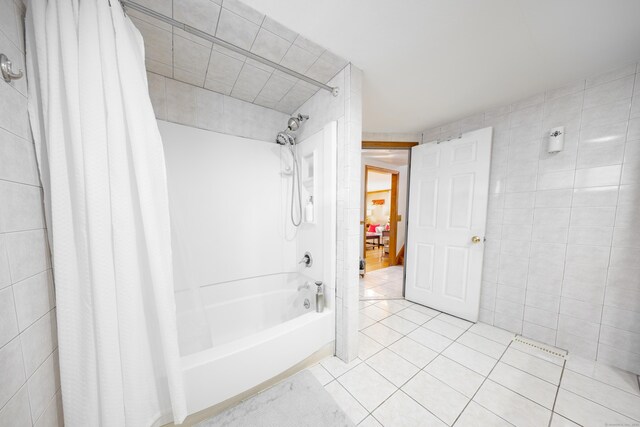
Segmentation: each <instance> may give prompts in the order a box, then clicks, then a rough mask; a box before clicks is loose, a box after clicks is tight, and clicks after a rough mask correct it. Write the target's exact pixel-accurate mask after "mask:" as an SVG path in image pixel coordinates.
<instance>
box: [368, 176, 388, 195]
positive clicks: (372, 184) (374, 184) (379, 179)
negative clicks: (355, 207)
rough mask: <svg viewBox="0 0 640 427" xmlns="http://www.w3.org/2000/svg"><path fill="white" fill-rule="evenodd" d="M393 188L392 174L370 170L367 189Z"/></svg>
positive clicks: (381, 189)
mask: <svg viewBox="0 0 640 427" xmlns="http://www.w3.org/2000/svg"><path fill="white" fill-rule="evenodd" d="M383 190H391V174H390V173H379V172H369V176H368V177H367V191H383Z"/></svg>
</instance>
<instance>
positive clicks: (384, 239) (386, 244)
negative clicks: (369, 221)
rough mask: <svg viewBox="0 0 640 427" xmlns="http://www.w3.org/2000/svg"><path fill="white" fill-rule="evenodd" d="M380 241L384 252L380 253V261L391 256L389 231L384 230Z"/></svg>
mask: <svg viewBox="0 0 640 427" xmlns="http://www.w3.org/2000/svg"><path fill="white" fill-rule="evenodd" d="M380 240H381V241H382V251H380V259H382V257H384V256H388V255H389V241H390V237H389V230H382V235H381V236H380Z"/></svg>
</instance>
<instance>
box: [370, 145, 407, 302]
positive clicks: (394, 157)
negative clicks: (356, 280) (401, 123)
mask: <svg viewBox="0 0 640 427" xmlns="http://www.w3.org/2000/svg"><path fill="white" fill-rule="evenodd" d="M409 159H410V151H409V150H408V149H401V148H395V149H394V148H388V149H384V148H369V149H363V150H362V168H363V181H362V182H363V194H362V197H363V208H362V220H361V223H362V224H363V232H362V236H363V243H362V250H361V253H362V259H361V266H360V298H361V299H372V298H373V299H375V298H402V296H403V287H404V253H405V234H406V227H405V224H406V208H407V190H408V172H409Z"/></svg>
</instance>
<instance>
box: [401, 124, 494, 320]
mask: <svg viewBox="0 0 640 427" xmlns="http://www.w3.org/2000/svg"><path fill="white" fill-rule="evenodd" d="M491 136H492V129H491V128H486V129H480V130H477V131H474V132H469V133H466V134H464V135H463V136H462V138H460V139H454V140H451V141H446V142H441V143H439V144H436V143H429V144H422V145H418V146H416V147H413V149H412V152H411V190H410V193H409V218H408V227H409V231H408V240H407V266H406V269H407V282H406V287H405V296H406V298H407V299H408V300H410V301H413V302H417V303H419V304H422V305H426V306H429V307H432V308H435V309H436V310H440V311H444V312H446V313H449V314H452V315H454V316H458V317H461V318H463V319H467V320H470V321H472V322H475V321H477V320H478V310H479V305H480V283H481V278H482V256H483V253H484V233H485V226H486V217H487V199H488V193H489V165H490V161H491Z"/></svg>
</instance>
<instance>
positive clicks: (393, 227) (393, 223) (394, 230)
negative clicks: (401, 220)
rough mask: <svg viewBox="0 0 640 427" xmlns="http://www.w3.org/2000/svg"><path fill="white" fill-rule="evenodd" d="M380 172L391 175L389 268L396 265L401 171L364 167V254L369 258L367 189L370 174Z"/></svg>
mask: <svg viewBox="0 0 640 427" xmlns="http://www.w3.org/2000/svg"><path fill="white" fill-rule="evenodd" d="M370 171H371V172H379V173H388V174H391V209H389V224H390V227H389V228H390V230H389V267H391V266H392V265H396V255H397V253H396V252H397V248H396V245H397V242H398V190H399V188H398V186H399V184H400V181H399V178H400V171H397V170H393V169H385V168H381V167H378V166H371V165H364V212H363V214H364V216H363V218H362V223H363V226H362V227H363V229H364V233H363V239H362V245H363V246H362V248H363V251H362V253H363V254H364V258H365V259H366V258H367V229H366V227H367V193H368V192H367V187H368V184H369V172H370Z"/></svg>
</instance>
